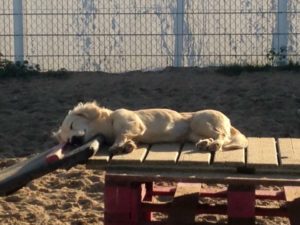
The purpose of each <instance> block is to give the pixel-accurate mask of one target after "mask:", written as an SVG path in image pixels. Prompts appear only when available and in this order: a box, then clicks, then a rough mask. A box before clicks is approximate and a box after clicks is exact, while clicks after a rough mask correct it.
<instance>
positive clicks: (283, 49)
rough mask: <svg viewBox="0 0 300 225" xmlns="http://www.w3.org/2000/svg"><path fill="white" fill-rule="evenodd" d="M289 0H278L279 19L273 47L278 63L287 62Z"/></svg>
mask: <svg viewBox="0 0 300 225" xmlns="http://www.w3.org/2000/svg"><path fill="white" fill-rule="evenodd" d="M287 6H288V0H278V9H277V20H276V28H275V33H274V34H273V41H272V49H273V50H274V54H275V55H274V56H275V58H274V59H276V60H275V63H276V65H284V64H287V50H288V49H287V44H288V18H287V15H288V14H287Z"/></svg>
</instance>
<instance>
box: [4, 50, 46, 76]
mask: <svg viewBox="0 0 300 225" xmlns="http://www.w3.org/2000/svg"><path fill="white" fill-rule="evenodd" d="M2 57H3V54H1V53H0V77H26V76H32V75H38V74H39V73H40V71H41V69H40V65H39V64H36V65H30V64H29V63H28V61H26V60H25V61H24V62H12V61H10V60H7V59H3V58H2Z"/></svg>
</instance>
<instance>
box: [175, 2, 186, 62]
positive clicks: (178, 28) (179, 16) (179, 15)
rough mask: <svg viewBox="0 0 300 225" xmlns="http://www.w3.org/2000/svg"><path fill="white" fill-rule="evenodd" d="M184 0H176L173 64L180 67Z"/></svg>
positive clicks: (181, 60)
mask: <svg viewBox="0 0 300 225" xmlns="http://www.w3.org/2000/svg"><path fill="white" fill-rule="evenodd" d="M184 6H185V0H177V12H176V19H175V21H174V23H175V24H174V25H175V26H174V27H175V56H174V63H173V66H175V67H181V66H182V64H183V20H184Z"/></svg>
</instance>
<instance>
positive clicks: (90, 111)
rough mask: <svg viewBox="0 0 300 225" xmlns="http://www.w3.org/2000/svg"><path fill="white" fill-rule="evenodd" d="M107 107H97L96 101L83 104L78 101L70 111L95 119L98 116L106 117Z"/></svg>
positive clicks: (107, 113) (88, 118) (107, 114)
mask: <svg viewBox="0 0 300 225" xmlns="http://www.w3.org/2000/svg"><path fill="white" fill-rule="evenodd" d="M109 112H110V110H109V109H106V108H102V107H99V106H98V105H97V103H96V102H88V103H85V104H82V103H79V104H78V105H77V106H76V107H75V108H74V109H73V110H72V111H71V112H70V113H73V114H74V115H77V116H81V117H83V118H86V119H87V120H95V119H97V118H99V117H101V118H107V117H108V116H109Z"/></svg>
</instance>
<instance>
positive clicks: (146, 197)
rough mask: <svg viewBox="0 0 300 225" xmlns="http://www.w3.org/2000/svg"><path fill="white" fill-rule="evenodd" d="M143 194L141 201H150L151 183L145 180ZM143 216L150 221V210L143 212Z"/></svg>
mask: <svg viewBox="0 0 300 225" xmlns="http://www.w3.org/2000/svg"><path fill="white" fill-rule="evenodd" d="M144 191H145V194H144V196H143V201H147V202H152V193H153V183H152V182H147V183H145V187H144ZM143 218H144V220H145V221H151V218H152V212H151V211H148V212H145V213H144V214H143Z"/></svg>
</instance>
